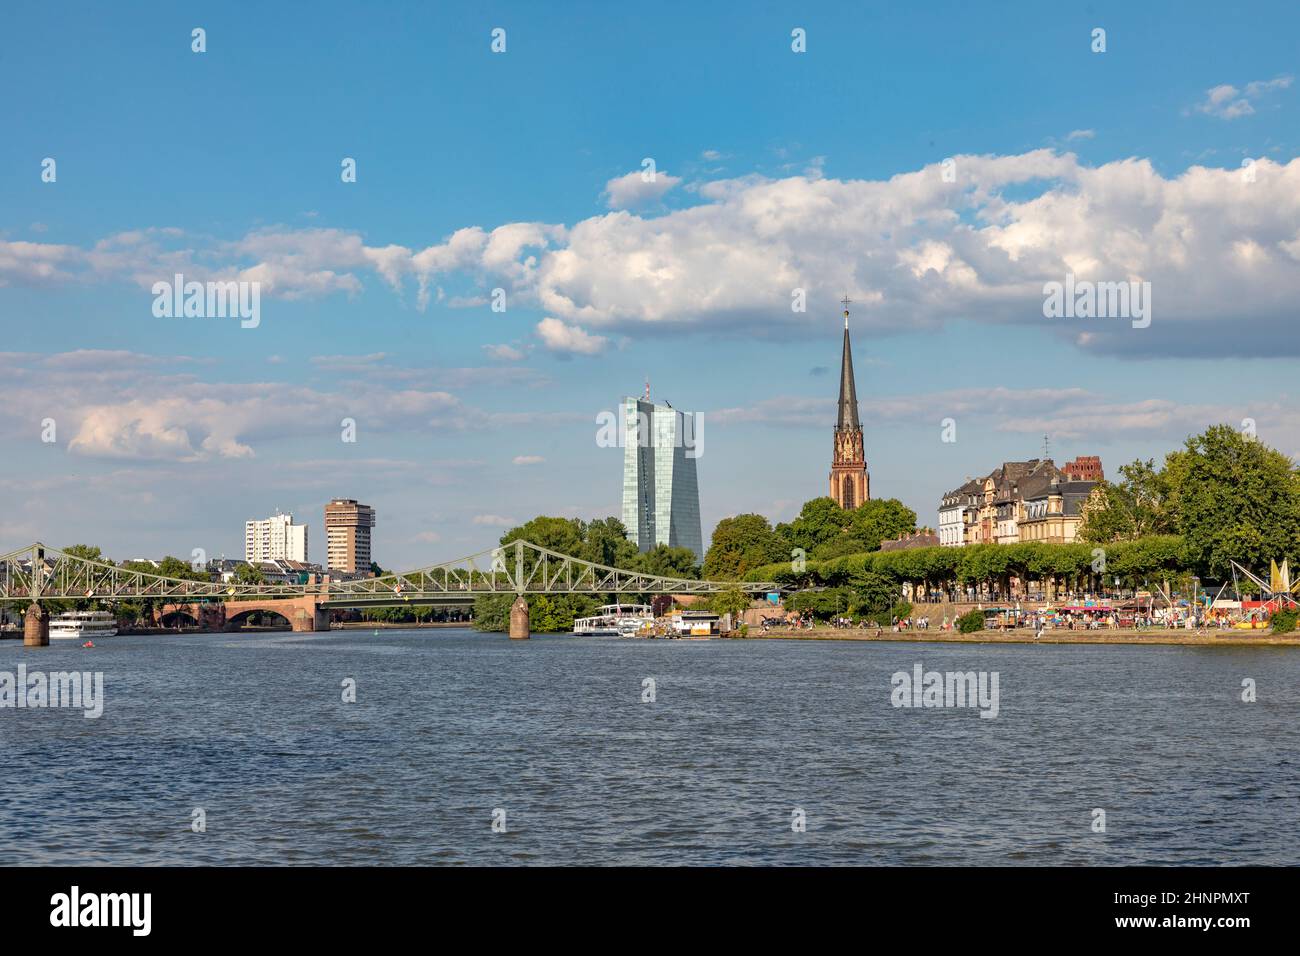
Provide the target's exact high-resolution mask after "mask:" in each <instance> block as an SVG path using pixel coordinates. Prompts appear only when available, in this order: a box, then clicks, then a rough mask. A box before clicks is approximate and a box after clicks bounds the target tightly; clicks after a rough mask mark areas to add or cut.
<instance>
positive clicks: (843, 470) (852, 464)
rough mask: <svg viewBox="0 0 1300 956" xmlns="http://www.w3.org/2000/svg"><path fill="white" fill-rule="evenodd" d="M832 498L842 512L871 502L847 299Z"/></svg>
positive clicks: (847, 299) (833, 456)
mask: <svg viewBox="0 0 1300 956" xmlns="http://www.w3.org/2000/svg"><path fill="white" fill-rule="evenodd" d="M831 497H832V498H834V499H835V500H836V502H838V503H839V506H840V507H841V508H856V507H858V506H859V505H861V504H862V503H863V502H864V501H867V500H869V499H870V498H871V478H870V476H869V475H868V474H867V459H866V456H865V453H864V452H863V449H862V425H861V423H860V422H859V421H858V390H857V386H856V385H855V384H854V381H853V348H852V346H851V345H850V344H849V298H848V296H845V297H844V354H843V356H842V357H841V359H840V413H839V418H838V420H837V421H836V424H835V447H834V450H833V451H832V453H831Z"/></svg>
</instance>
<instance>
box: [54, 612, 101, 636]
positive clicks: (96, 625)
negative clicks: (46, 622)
mask: <svg viewBox="0 0 1300 956" xmlns="http://www.w3.org/2000/svg"><path fill="white" fill-rule="evenodd" d="M116 633H117V618H116V617H115V616H114V615H112V614H110V613H109V612H108V611H68V612H66V613H64V614H60V615H58V616H57V617H52V618H50V639H51V640H55V639H59V640H77V639H80V640H85V641H93V640H95V639H96V638H99V637H112V636H113V635H114V634H116Z"/></svg>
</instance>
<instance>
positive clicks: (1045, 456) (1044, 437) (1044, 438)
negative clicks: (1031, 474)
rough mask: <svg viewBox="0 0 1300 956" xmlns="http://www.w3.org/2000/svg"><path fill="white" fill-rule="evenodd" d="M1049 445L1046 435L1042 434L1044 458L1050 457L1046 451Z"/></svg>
mask: <svg viewBox="0 0 1300 956" xmlns="http://www.w3.org/2000/svg"><path fill="white" fill-rule="evenodd" d="M1049 447H1050V446H1049V443H1048V440H1047V436H1046V435H1044V436H1043V458H1045V459H1046V458H1048V457H1050V456H1049V455H1048V453H1047V449H1048V448H1049Z"/></svg>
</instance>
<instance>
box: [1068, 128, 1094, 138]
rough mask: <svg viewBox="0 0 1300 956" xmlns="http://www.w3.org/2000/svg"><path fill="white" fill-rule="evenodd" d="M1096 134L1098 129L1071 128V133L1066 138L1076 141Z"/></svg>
mask: <svg viewBox="0 0 1300 956" xmlns="http://www.w3.org/2000/svg"><path fill="white" fill-rule="evenodd" d="M1096 135H1097V131H1096V130H1092V129H1075V130H1070V132H1069V134H1068V135H1067V136H1066V137H1065V138H1066V139H1067V140H1070V141H1074V140H1079V139H1092V138H1093V137H1094V136H1096Z"/></svg>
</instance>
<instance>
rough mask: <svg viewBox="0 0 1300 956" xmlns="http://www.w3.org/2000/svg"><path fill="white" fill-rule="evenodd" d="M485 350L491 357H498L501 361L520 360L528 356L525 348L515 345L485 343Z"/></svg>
mask: <svg viewBox="0 0 1300 956" xmlns="http://www.w3.org/2000/svg"><path fill="white" fill-rule="evenodd" d="M483 351H484V352H486V353H487V354H488V356H489V357H490V358H494V359H497V360H498V361H501V362H520V361H523V359H524V358H525V357H526V355H525V353H524V350H523V349H520V348H516V347H515V346H513V345H505V344H502V345H485V346H483Z"/></svg>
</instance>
